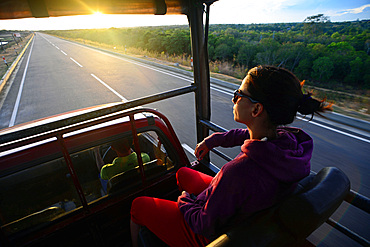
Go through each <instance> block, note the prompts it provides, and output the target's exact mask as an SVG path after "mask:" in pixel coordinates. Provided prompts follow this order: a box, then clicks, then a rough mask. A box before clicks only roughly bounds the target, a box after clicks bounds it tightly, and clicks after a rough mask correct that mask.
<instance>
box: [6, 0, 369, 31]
mask: <svg viewBox="0 0 370 247" xmlns="http://www.w3.org/2000/svg"><path fill="white" fill-rule="evenodd" d="M235 6H237V8H235ZM251 9H252V10H253V11H251ZM317 14H324V15H325V16H328V17H329V19H330V21H331V22H333V23H334V22H351V21H357V20H359V21H364V20H368V19H370V3H369V0H357V1H348V0H325V1H323V0H311V1H309V2H308V1H305V0H264V1H256V2H248V1H246V0H228V1H226V0H220V1H217V2H215V3H214V4H212V5H211V8H210V25H214V24H241V25H249V24H278V23H302V22H303V21H304V19H305V18H307V17H308V16H314V15H317ZM148 23H150V25H148ZM168 23H171V25H168ZM173 25H188V21H187V17H186V15H105V14H102V13H95V14H93V15H85V16H64V17H49V18H28V19H15V20H0V30H32V31H41V30H73V29H102V28H111V27H115V28H124V27H148V26H173Z"/></svg>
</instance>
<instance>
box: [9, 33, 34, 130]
mask: <svg viewBox="0 0 370 247" xmlns="http://www.w3.org/2000/svg"><path fill="white" fill-rule="evenodd" d="M34 43H35V40H33V41H32V46H31V49H30V53H29V54H28V58H27V63H26V67H25V68H24V72H23V76H22V81H21V85H20V86H19V90H18V95H17V99H16V101H15V105H14V109H13V113H12V116H11V118H10V122H9V127H12V126H14V123H15V119H16V117H17V113H18V108H19V103H20V101H21V97H22V91H23V86H24V81H25V80H26V74H27V70H28V64H29V63H30V58H31V54H32V49H33V44H34Z"/></svg>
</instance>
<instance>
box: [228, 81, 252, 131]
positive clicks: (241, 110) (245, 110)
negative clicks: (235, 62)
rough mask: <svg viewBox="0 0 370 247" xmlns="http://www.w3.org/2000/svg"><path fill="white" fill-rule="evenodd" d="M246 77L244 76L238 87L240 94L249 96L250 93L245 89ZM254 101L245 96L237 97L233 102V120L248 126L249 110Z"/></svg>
mask: <svg viewBox="0 0 370 247" xmlns="http://www.w3.org/2000/svg"><path fill="white" fill-rule="evenodd" d="M246 79H247V77H245V78H244V80H243V82H242V84H241V86H240V87H239V92H240V93H241V94H244V95H247V96H251V95H250V93H249V92H248V91H247V83H246ZM254 105H255V104H254V103H252V102H251V101H250V100H249V99H248V98H245V97H238V98H237V100H236V101H235V103H234V107H233V113H234V120H235V121H236V122H239V123H244V124H246V125H247V126H248V124H249V122H250V121H251V119H252V118H251V112H252V110H253V108H254Z"/></svg>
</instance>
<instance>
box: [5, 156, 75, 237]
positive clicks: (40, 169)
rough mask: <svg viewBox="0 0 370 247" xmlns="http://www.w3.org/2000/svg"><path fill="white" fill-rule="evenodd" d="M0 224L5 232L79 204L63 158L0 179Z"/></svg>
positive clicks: (58, 214)
mask: <svg viewBox="0 0 370 247" xmlns="http://www.w3.org/2000/svg"><path fill="white" fill-rule="evenodd" d="M0 188H1V191H0V213H1V219H0V220H1V224H2V228H3V230H4V231H5V232H6V234H10V233H14V232H17V231H20V230H23V229H26V228H29V227H32V226H35V225H38V224H42V223H46V222H50V221H52V220H53V219H56V218H58V217H60V216H62V215H64V214H65V213H67V212H69V211H71V210H74V209H75V208H78V207H80V206H81V202H80V199H79V197H78V194H77V192H76V189H75V187H74V184H73V181H72V178H71V176H70V173H69V170H68V168H67V166H66V164H65V162H64V159H63V158H60V159H56V160H53V161H50V162H46V163H42V164H40V165H36V166H33V167H32V168H29V169H25V170H22V171H20V172H17V173H13V174H10V175H8V176H5V177H2V178H0Z"/></svg>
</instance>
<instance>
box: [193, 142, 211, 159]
mask: <svg viewBox="0 0 370 247" xmlns="http://www.w3.org/2000/svg"><path fill="white" fill-rule="evenodd" d="M208 152H209V148H208V147H207V145H206V143H205V142H204V140H203V141H202V142H200V143H198V144H197V146H196V147H195V151H194V155H195V157H197V159H198V160H202V159H203V158H204V156H205V155H206V154H207V153H208Z"/></svg>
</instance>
